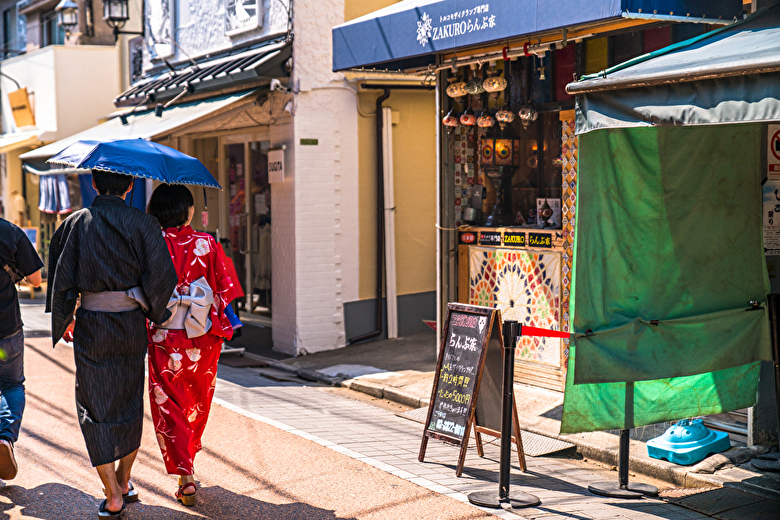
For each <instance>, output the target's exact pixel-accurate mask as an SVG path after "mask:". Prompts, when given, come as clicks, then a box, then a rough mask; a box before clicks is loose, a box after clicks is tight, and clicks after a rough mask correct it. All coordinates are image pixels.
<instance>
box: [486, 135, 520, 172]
mask: <svg viewBox="0 0 780 520" xmlns="http://www.w3.org/2000/svg"><path fill="white" fill-rule="evenodd" d="M479 151H480V164H482V166H518V165H519V163H520V140H519V139H517V137H516V136H515V135H513V133H511V132H506V133H505V132H503V131H500V132H499V131H496V130H492V131H489V132H488V134H486V135H485V137H483V138H482V139H480V140H479Z"/></svg>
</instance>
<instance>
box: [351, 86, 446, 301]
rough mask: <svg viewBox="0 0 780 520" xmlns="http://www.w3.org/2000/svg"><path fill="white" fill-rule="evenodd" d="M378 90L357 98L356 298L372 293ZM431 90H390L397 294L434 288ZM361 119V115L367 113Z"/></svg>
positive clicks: (433, 145) (434, 247) (373, 282)
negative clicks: (358, 239)
mask: <svg viewBox="0 0 780 520" xmlns="http://www.w3.org/2000/svg"><path fill="white" fill-rule="evenodd" d="M380 92H381V91H368V92H362V93H360V94H359V101H360V108H361V110H360V116H359V118H358V150H359V155H360V157H359V168H360V173H359V193H360V207H359V212H360V299H361V300H362V299H369V298H373V297H374V295H375V291H376V282H375V279H374V277H375V276H376V155H375V150H376V139H375V135H376V130H375V128H376V127H375V124H376V122H375V119H374V115H373V113H374V110H375V107H376V98H377V97H378V96H379V93H380ZM434 103H435V99H434V94H433V91H410V90H406V91H402V90H395V91H391V94H390V98H389V99H388V100H387V101H385V102H384V104H383V106H387V107H391V108H392V110H393V112H395V113H396V114H394V120H396V121H397V124H394V125H393V176H394V182H395V189H394V191H393V194H394V196H395V207H396V211H395V240H396V245H395V247H396V279H397V291H398V294H399V295H403V294H414V293H420V292H427V291H435V290H436V229H435V223H436V127H435V126H434V116H435V106H434ZM369 114H370V116H369V117H366V116H365V115H369Z"/></svg>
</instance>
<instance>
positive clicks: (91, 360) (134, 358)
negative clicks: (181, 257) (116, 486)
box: [46, 195, 178, 466]
mask: <svg viewBox="0 0 780 520" xmlns="http://www.w3.org/2000/svg"><path fill="white" fill-rule="evenodd" d="M50 247H51V248H50V250H49V287H48V292H47V295H46V312H51V313H52V341H53V343H54V344H56V343H57V342H58V341H59V340H60V338H61V337H62V335H63V333H64V332H65V329H66V328H67V326H68V325H69V324H70V322H71V319H72V316H73V310H74V308H75V306H76V299H77V298H78V296H79V293H80V292H82V291H87V292H93V293H94V292H102V291H124V290H127V289H130V288H131V287H136V286H140V287H141V288H142V289H143V292H144V294H145V295H146V299H147V301H148V305H149V310H148V311H147V312H146V314H144V312H143V311H142V310H141V309H140V308H139V309H135V310H132V311H127V312H96V311H87V310H84V309H82V308H79V310H78V311H77V313H76V327H75V329H74V334H73V338H74V339H73V353H74V356H75V360H76V410H77V412H78V420H79V424H80V426H81V432H82V434H83V435H84V440H85V442H86V444H87V451H88V452H89V458H90V461H91V462H92V465H93V466H99V465H102V464H108V463H110V462H113V461H116V460H118V459H120V458H122V457H124V456H126V455H129V454H130V453H132V452H133V451H135V450H136V449H138V448H139V447H140V445H141V429H142V424H143V393H144V392H143V390H144V356H145V354H146V348H147V334H146V319H147V318H149V319H150V320H152V321H154V322H155V323H162V322H163V321H165V320H166V319H167V318H168V317H169V316H170V312H169V311H168V310H167V309H166V305H167V303H168V300H169V298H170V296H171V294H172V293H173V289H174V288H175V287H176V283H177V281H178V277H177V275H176V270H175V269H174V267H173V262H171V256H170V253H169V252H168V247H167V246H166V245H165V240H164V239H163V236H162V230H161V229H160V225H159V223H158V222H157V219H155V218H154V217H152V216H151V215H147V214H146V213H143V212H141V211H139V210H137V209H135V208H131V207H128V206H126V205H125V202H124V201H123V200H122V199H121V198H119V197H116V196H113V195H99V196H97V197H95V200H94V202H93V203H92V206H91V207H89V208H85V209H82V210H80V211H77V212H76V213H74V214H73V215H71V216H70V217H68V218H67V219H66V220H65V222H63V223H62V225H61V226H60V227H59V229H57V232H56V233H54V236H53V237H52V239H51V246H50Z"/></svg>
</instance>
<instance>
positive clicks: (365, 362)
mask: <svg viewBox="0 0 780 520" xmlns="http://www.w3.org/2000/svg"><path fill="white" fill-rule="evenodd" d="M436 348H437V347H436V338H435V334H434V333H433V332H430V333H423V334H417V335H413V336H408V337H405V338H399V339H394V340H382V341H375V342H371V343H363V344H359V345H353V346H349V347H345V348H342V349H337V350H332V351H325V352H319V353H316V354H311V355H308V356H302V357H297V358H292V359H287V360H284V361H276V360H269V359H256V360H257V362H258V364H265V363H267V364H268V366H269V367H270V368H273V369H276V370H284V371H286V372H289V373H292V374H295V375H297V376H299V377H302V378H304V379H308V380H312V381H319V382H324V383H327V384H330V385H334V386H344V387H348V388H350V389H352V390H356V391H359V392H363V393H366V394H369V395H372V396H374V397H377V398H382V399H388V400H391V401H394V402H397V403H400V404H403V405H405V406H409V407H411V408H419V407H423V406H427V404H428V400H429V398H430V394H431V387H432V384H433V378H434V375H433V372H434V370H435V367H436ZM226 362H228V363H229V361H227V360H226ZM515 393H516V401H517V403H518V414H519V416H520V426H521V428H522V429H523V430H524V431H528V432H531V433H534V434H538V435H543V436H546V437H550V438H553V439H558V440H561V441H566V442H569V443H571V444H574V445H575V446H576V448H577V451H578V453H579V454H580V455H581V456H582V457H584V458H585V459H590V460H594V461H598V462H601V463H604V464H607V465H608V466H617V456H618V435H617V431H613V432H592V433H583V434H574V435H560V434H559V431H560V420H561V413H562V408H563V394H562V393H559V392H553V391H550V390H545V389H541V388H536V387H532V386H527V385H515ZM667 426H668V425H666V424H663V425H655V426H646V427H643V428H639V429H637V430H632V432H631V438H632V441H631V447H630V450H631V459H630V470H631V471H632V472H635V473H637V474H641V475H645V476H647V477H651V478H655V479H658V480H662V481H665V482H667V483H669V484H670V485H672V486H676V487H680V488H706V487H723V486H726V487H735V488H738V489H741V490H744V491H748V492H750V493H753V494H757V495H759V496H762V497H766V498H770V499H772V500H777V501H780V478H778V475H777V474H773V473H761V472H759V471H757V470H755V469H754V468H753V467H752V466H751V465H750V462H749V461H750V459H751V458H753V457H755V456H757V455H759V454H761V453H763V452H765V451H766V450H762V449H760V448H757V449H751V448H746V447H733V448H732V449H731V450H729V451H727V452H725V453H722V454H718V455H713V456H711V457H708V458H707V459H705V461H703V462H702V463H700V464H697V465H696V466H692V467H686V466H679V465H676V464H672V463H670V462H667V461H664V460H659V459H654V458H650V457H649V456H648V455H647V447H646V444H645V442H646V441H647V440H649V439H651V438H654V437H657V436H659V435H661V434H663V432H664V431H665V429H666V427H667ZM616 479H617V477H616ZM778 506H779V507H780V504H778Z"/></svg>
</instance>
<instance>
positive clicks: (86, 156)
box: [46, 139, 221, 188]
mask: <svg viewBox="0 0 780 520" xmlns="http://www.w3.org/2000/svg"><path fill="white" fill-rule="evenodd" d="M46 162H50V163H58V164H67V165H69V166H72V167H74V168H90V169H93V170H102V171H107V172H112V173H121V174H124V175H131V176H133V177H141V178H144V179H153V180H156V181H160V182H164V183H166V184H195V185H198V186H207V187H211V188H221V187H220V185H219V183H218V182H217V180H216V179H215V178H214V176H213V175H211V173H210V172H209V171H208V170H207V169H206V167H205V166H203V163H201V162H200V161H199V160H197V159H196V158H194V157H190V156H189V155H187V154H183V153H181V152H180V151H178V150H174V149H173V148H170V147H168V146H165V145H162V144H158V143H154V142H151V141H146V140H145V139H118V140H116V141H106V142H101V141H77V142H75V143H73V144H72V145H70V146H68V147H67V148H65V149H64V150H62V151H61V152H60V153H58V154H57V155H55V156H54V157H52V158H51V159H49V160H48V161H46Z"/></svg>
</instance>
